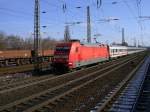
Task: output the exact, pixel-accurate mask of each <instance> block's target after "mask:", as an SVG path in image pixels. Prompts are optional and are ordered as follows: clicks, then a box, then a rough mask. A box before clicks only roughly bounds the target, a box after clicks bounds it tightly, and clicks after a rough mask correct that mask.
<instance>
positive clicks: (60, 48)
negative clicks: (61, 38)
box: [56, 46, 70, 52]
mask: <svg viewBox="0 0 150 112" xmlns="http://www.w3.org/2000/svg"><path fill="white" fill-rule="evenodd" d="M56 51H58V52H59V51H60V52H69V51H70V46H57V47H56Z"/></svg>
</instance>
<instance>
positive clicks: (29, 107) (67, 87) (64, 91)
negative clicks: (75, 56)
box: [0, 57, 137, 112]
mask: <svg viewBox="0 0 150 112" xmlns="http://www.w3.org/2000/svg"><path fill="white" fill-rule="evenodd" d="M131 59H132V60H135V59H137V57H134V58H130V59H126V60H123V61H120V62H116V63H115V64H112V65H110V64H109V66H108V65H107V64H106V65H107V66H108V67H105V68H102V69H100V70H99V67H98V66H97V67H95V69H93V68H92V67H91V68H89V70H87V72H86V70H83V71H84V72H83V71H82V73H81V74H82V75H81V74H79V73H80V72H81V71H77V72H75V73H74V75H75V74H76V75H75V76H80V77H76V78H75V77H73V79H69V78H68V79H69V80H63V83H59V84H57V85H56V86H55V87H52V88H50V89H47V90H45V91H43V92H39V93H38V94H33V95H31V96H29V97H26V98H23V99H21V100H17V101H15V102H12V103H9V104H7V105H5V106H1V107H0V108H1V109H0V110H1V111H18V112H20V111H29V112H30V111H35V110H38V111H39V110H41V111H46V110H47V109H48V110H51V109H52V110H53V108H54V107H56V106H57V104H59V103H60V102H61V103H62V102H64V101H66V100H67V99H69V98H70V97H72V96H74V95H75V94H76V92H77V91H78V90H80V89H81V88H85V87H86V86H88V85H89V84H91V83H93V82H94V81H96V80H98V79H102V78H103V77H105V76H107V75H108V74H110V73H111V72H114V71H116V70H118V69H120V68H121V67H123V66H125V65H127V64H129V63H130V62H131ZM100 68H101V67H100ZM86 73H88V75H85V74H86ZM71 74H72V73H71ZM71 74H70V75H68V74H66V75H64V76H66V77H69V76H71ZM99 74H101V75H99ZM64 76H63V77H64ZM58 77H59V78H60V77H62V76H58ZM58 77H57V78H58ZM66 79H67V78H66ZM1 93H2V92H1ZM3 93H5V92H3ZM43 107H44V108H43ZM45 109H46V110H45Z"/></svg>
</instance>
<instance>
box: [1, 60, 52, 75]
mask: <svg viewBox="0 0 150 112" xmlns="http://www.w3.org/2000/svg"><path fill="white" fill-rule="evenodd" d="M41 66H42V68H48V67H49V68H50V63H48V62H46V63H43V64H42V65H41ZM32 70H34V65H33V64H28V65H21V66H13V67H4V68H0V76H4V75H6V74H10V73H11V74H13V73H19V72H27V71H32Z"/></svg>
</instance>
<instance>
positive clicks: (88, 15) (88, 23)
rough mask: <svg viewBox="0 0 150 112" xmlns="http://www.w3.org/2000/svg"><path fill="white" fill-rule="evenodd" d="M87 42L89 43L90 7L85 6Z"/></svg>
mask: <svg viewBox="0 0 150 112" xmlns="http://www.w3.org/2000/svg"><path fill="white" fill-rule="evenodd" d="M87 42H88V43H91V20H90V7H89V6H87Z"/></svg>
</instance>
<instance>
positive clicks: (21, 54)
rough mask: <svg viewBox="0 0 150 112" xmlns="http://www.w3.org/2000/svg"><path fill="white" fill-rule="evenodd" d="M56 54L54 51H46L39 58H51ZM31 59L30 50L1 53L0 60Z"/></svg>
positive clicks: (41, 52) (40, 53)
mask: <svg viewBox="0 0 150 112" xmlns="http://www.w3.org/2000/svg"><path fill="white" fill-rule="evenodd" d="M53 54H54V51H53V50H44V51H40V52H39V56H51V55H53ZM29 57H31V51H30V50H8V51H0V58H3V59H4V58H29Z"/></svg>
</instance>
